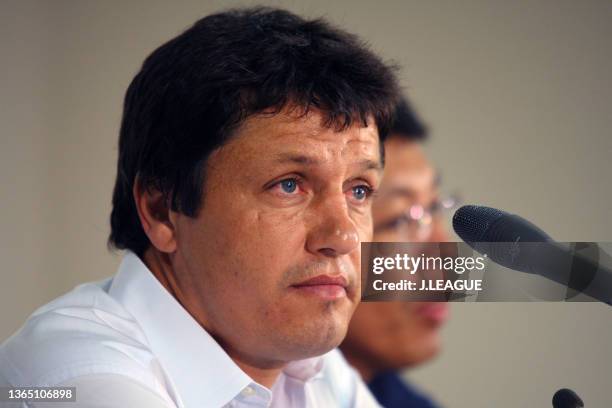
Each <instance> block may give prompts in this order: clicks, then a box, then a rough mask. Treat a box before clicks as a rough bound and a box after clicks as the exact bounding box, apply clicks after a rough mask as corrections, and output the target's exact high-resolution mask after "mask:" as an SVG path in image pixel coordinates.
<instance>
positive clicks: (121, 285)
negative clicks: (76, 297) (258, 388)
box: [109, 251, 324, 407]
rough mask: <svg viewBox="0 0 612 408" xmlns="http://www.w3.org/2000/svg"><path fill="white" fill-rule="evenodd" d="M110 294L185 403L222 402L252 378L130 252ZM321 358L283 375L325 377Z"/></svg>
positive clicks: (296, 364) (290, 366) (291, 366)
mask: <svg viewBox="0 0 612 408" xmlns="http://www.w3.org/2000/svg"><path fill="white" fill-rule="evenodd" d="M109 295H110V296H112V297H113V298H115V299H116V300H117V301H119V302H120V303H121V304H122V305H123V306H124V307H125V308H126V309H127V311H128V312H130V313H131V314H132V316H134V318H135V319H136V321H137V322H138V324H139V325H140V327H141V329H142V331H143V332H144V334H145V336H146V338H147V340H148V342H149V345H150V347H151V349H152V351H153V353H154V354H155V355H156V356H157V357H158V359H159V361H160V363H161V365H162V366H163V367H164V369H165V370H166V371H167V372H168V373H169V375H170V377H171V381H172V383H173V385H174V386H175V387H176V389H177V391H178V394H179V398H180V399H181V401H182V402H183V404H184V405H185V406H187V407H196V406H222V405H225V404H226V403H228V402H229V401H231V400H232V399H234V398H235V397H236V395H238V394H239V393H240V392H241V391H242V390H243V389H244V388H245V387H247V386H248V385H249V384H251V383H253V382H254V381H253V380H252V379H251V378H250V377H249V376H248V375H247V374H246V373H245V372H244V371H242V370H241V369H240V367H238V366H237V365H236V363H234V361H233V360H232V359H231V358H230V357H229V356H228V355H227V353H226V352H225V351H224V350H223V348H221V346H220V345H219V344H218V343H217V342H216V341H215V340H214V339H213V338H212V337H211V336H210V334H208V333H207V332H206V330H204V329H203V328H202V326H200V324H199V323H198V322H197V321H196V320H195V319H194V318H193V317H192V316H191V315H190V314H189V313H188V312H187V311H186V310H185V309H184V308H183V306H182V305H181V304H180V303H178V301H177V300H176V299H175V298H174V297H173V296H172V295H171V294H170V293H169V292H168V291H167V290H166V288H164V287H163V286H162V284H161V283H160V282H159V281H158V280H157V279H156V278H155V276H153V274H152V273H151V272H150V271H149V269H148V268H147V266H146V265H145V264H144V263H143V262H142V261H141V260H140V258H138V256H137V255H136V254H134V253H133V252H130V251H127V252H126V254H125V256H124V257H123V260H122V262H121V265H120V266H119V271H118V272H117V274H116V275H115V277H114V278H113V282H112V284H111V287H110V289H109ZM323 361H324V360H323V358H322V357H314V358H309V359H305V360H299V361H294V362H291V363H289V364H288V365H287V366H286V367H285V369H284V370H283V373H284V374H285V375H287V376H290V377H292V378H295V379H298V380H301V381H303V382H306V381H308V380H310V379H314V378H318V377H320V376H321V375H322V372H321V370H322V368H323Z"/></svg>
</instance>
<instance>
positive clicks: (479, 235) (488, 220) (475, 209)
mask: <svg viewBox="0 0 612 408" xmlns="http://www.w3.org/2000/svg"><path fill="white" fill-rule="evenodd" d="M505 214H506V213H505V212H503V211H500V210H497V209H495V208H491V207H483V206H478V205H464V206H463V207H461V208H459V209H458V210H457V211H456V212H455V215H454V216H453V229H454V230H455V232H456V233H457V235H459V237H460V238H461V239H462V240H464V241H466V242H482V241H485V240H484V239H483V238H484V235H485V234H486V232H487V231H488V230H489V227H490V226H491V224H493V223H494V222H495V221H496V220H498V219H499V218H500V217H502V216H503V215H505Z"/></svg>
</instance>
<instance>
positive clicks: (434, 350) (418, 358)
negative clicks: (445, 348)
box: [398, 336, 441, 368]
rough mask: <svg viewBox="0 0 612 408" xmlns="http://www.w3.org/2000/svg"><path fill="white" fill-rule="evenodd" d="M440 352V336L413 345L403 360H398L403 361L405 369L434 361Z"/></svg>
mask: <svg viewBox="0 0 612 408" xmlns="http://www.w3.org/2000/svg"><path fill="white" fill-rule="evenodd" d="M440 350H441V344H440V339H439V337H438V336H434V338H426V339H422V341H420V342H418V343H413V346H412V347H410V349H409V350H406V353H405V355H404V356H403V358H401V359H398V361H403V364H402V366H403V367H414V366H418V365H421V364H424V363H427V362H429V361H431V360H433V359H434V358H435V357H437V356H438V354H439V353H440ZM400 368H401V367H400Z"/></svg>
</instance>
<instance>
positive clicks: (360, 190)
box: [353, 185, 372, 201]
mask: <svg viewBox="0 0 612 408" xmlns="http://www.w3.org/2000/svg"><path fill="white" fill-rule="evenodd" d="M371 194H372V188H370V187H368V186H366V185H360V186H355V187H353V197H355V198H356V199H357V200H359V201H364V200H365V199H366V198H368V197H369V196H370V195H371Z"/></svg>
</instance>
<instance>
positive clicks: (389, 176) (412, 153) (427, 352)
mask: <svg viewBox="0 0 612 408" xmlns="http://www.w3.org/2000/svg"><path fill="white" fill-rule="evenodd" d="M385 160H386V164H385V175H384V179H383V181H382V183H381V186H380V189H379V193H378V194H377V197H376V199H375V200H374V203H373V219H374V241H378V242H440V241H446V240H447V239H448V237H447V235H446V231H445V229H444V227H443V225H442V220H441V219H440V217H439V216H434V217H432V218H431V219H427V220H426V222H425V223H424V224H422V225H420V226H419V224H418V223H416V222H415V221H412V220H410V218H409V217H407V214H409V213H410V212H411V211H413V212H414V211H420V210H424V211H425V212H428V211H431V210H432V206H435V204H436V202H437V200H438V189H437V181H436V180H437V177H436V173H435V171H434V169H433V167H432V166H431V164H430V163H429V161H428V160H427V158H426V157H425V155H424V153H423V150H422V149H421V145H420V143H419V142H413V141H405V140H403V139H401V138H398V137H393V136H391V137H390V138H389V140H388V141H387V142H385ZM447 314H448V308H447V305H446V304H445V303H435V302H402V301H397V302H373V303H362V304H361V305H360V306H359V308H357V311H356V312H355V315H354V316H353V319H352V321H351V324H350V327H349V332H348V336H347V340H346V343H345V346H346V347H347V348H350V349H351V350H349V351H348V352H351V351H352V352H353V353H359V354H360V355H361V356H362V357H365V358H368V359H370V360H371V361H376V362H377V364H379V365H380V367H379V368H380V369H391V368H401V367H406V366H411V365H414V364H418V363H421V362H423V361H425V360H427V359H429V358H431V357H433V356H434V355H435V354H436V353H437V351H438V349H439V343H440V341H439V333H438V331H439V328H440V326H441V325H442V323H443V322H444V321H445V320H446V318H447Z"/></svg>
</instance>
